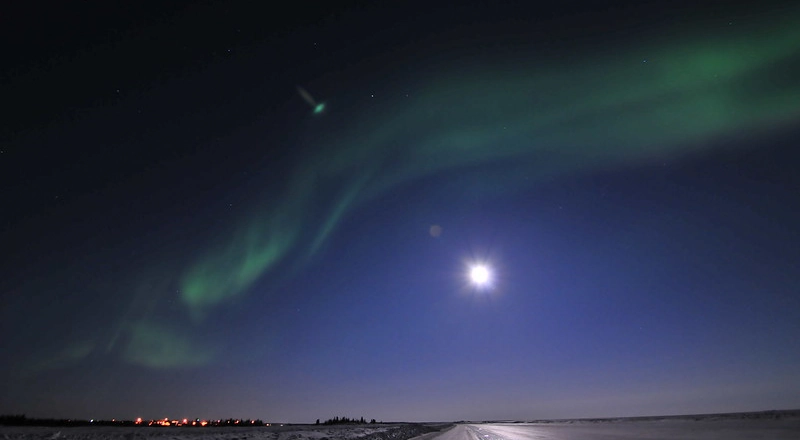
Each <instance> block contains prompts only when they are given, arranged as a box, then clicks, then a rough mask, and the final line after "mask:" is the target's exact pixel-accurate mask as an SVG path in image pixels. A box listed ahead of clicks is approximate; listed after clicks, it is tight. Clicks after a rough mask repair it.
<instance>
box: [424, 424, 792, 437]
mask: <svg viewBox="0 0 800 440" xmlns="http://www.w3.org/2000/svg"><path fill="white" fill-rule="evenodd" d="M545 439H546V440H612V439H615V440H627V439H630V440H633V439H637V440H680V439H684V440H689V439H691V440H744V439H748V440H752V439H764V440H800V419H790V420H719V421H715V420H702V421H691V420H662V421H647V422H635V421H633V422H632V421H626V422H608V423H597V422H576V423H543V424H527V423H493V424H474V425H456V426H455V427H453V428H452V429H450V430H448V431H446V432H443V433H442V434H440V435H438V436H436V437H434V439H433V440H545Z"/></svg>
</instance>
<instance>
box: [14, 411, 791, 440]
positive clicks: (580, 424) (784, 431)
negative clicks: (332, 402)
mask: <svg viewBox="0 0 800 440" xmlns="http://www.w3.org/2000/svg"><path fill="white" fill-rule="evenodd" d="M0 439H8V440H11V439H26V440H43V439H48V440H57V439H76V440H77V439H82V440H95V439H98V440H99V439H124V440H134V439H156V440H159V439H163V440H211V439H223V440H248V439H253V440H258V439H264V440H408V439H415V440H529V439H530V440H532V439H537V440H545V439H551V440H595V439H620V440H626V439H646V440H668V439H669V440H674V439H687V440H688V439H693V440H744V439H748V440H750V439H765V440H796V439H800V410H794V411H767V412H760V413H737V414H714V415H697V416H671V417H640V418H620V419H578V420H557V421H547V420H544V421H536V422H484V423H480V422H462V423H457V424H451V423H422V424H418V423H407V424H404V423H397V424H381V425H370V426H363V425H362V426H357V425H344V426H341V425H340V426H319V425H285V426H269V427H257V428H229V427H214V428H174V427H172V428H162V427H159V428H155V427H64V428H54V427H10V426H5V427H0Z"/></svg>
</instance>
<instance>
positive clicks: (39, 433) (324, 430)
mask: <svg viewBox="0 0 800 440" xmlns="http://www.w3.org/2000/svg"><path fill="white" fill-rule="evenodd" d="M432 431H435V428H431V427H430V426H428V425H418V424H398V425H394V424H392V425H376V426H372V425H370V426H352V425H351V426H341V425H340V426H315V425H285V426H270V427H258V428H230V427H221V428H176V427H102V426H98V427H94V426H92V427H86V426H83V427H72V428H70V427H67V428H50V427H39V426H31V427H25V426H23V427H16V426H0V440H6V439H8V440H11V439H26V440H62V439H63V440H101V439H112V440H113V439H120V440H135V439H142V440H144V439H148V440H149V439H153V440H212V439H222V440H250V439H252V440H406V439H409V438H412V437H417V436H420V435H422V434H425V433H430V432H432Z"/></svg>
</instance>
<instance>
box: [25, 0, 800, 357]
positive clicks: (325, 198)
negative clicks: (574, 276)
mask: <svg viewBox="0 0 800 440" xmlns="http://www.w3.org/2000/svg"><path fill="white" fill-rule="evenodd" d="M778 12H780V13H776V14H773V15H761V16H759V18H758V19H757V20H753V21H751V22H749V23H737V24H736V26H731V27H728V26H726V24H721V25H720V26H719V27H718V28H713V29H712V28H709V29H705V30H704V32H702V33H701V32H698V31H696V30H694V31H691V32H684V30H682V29H678V30H674V29H673V31H674V32H673V33H672V34H670V35H661V36H656V38H653V39H649V40H642V41H640V42H638V43H637V44H631V45H629V47H628V48H627V49H620V48H619V46H620V45H619V43H618V42H617V43H613V44H610V47H609V48H608V50H601V51H600V52H602V53H600V54H597V55H592V54H589V55H587V54H585V53H581V51H580V50H576V51H575V52H574V53H572V54H571V56H564V57H563V58H562V59H561V60H560V61H558V62H555V63H554V62H551V61H547V62H541V65H533V64H531V63H528V62H523V63H521V62H520V61H519V59H517V60H497V62H493V63H489V64H484V65H483V67H476V66H475V65H472V66H468V67H465V68H461V69H459V68H458V67H459V66H458V65H456V64H457V63H455V62H454V63H451V65H450V66H448V67H449V69H450V70H449V71H448V72H441V71H440V72H436V73H431V70H430V69H428V70H426V69H425V67H426V66H417V68H415V69H413V70H410V71H417V72H427V73H426V75H427V76H426V77H425V78H423V79H422V80H420V81H417V82H416V84H417V87H416V88H415V90H416V91H415V92H414V93H413V94H410V96H409V98H404V99H403V100H402V101H399V100H398V101H397V103H396V105H392V106H390V105H384V106H382V107H377V106H375V105H373V106H371V107H369V106H365V107H363V108H362V109H360V110H359V112H358V114H346V112H345V111H338V112H337V111H336V110H333V111H330V112H328V114H327V115H324V116H322V118H320V119H318V120H316V121H315V123H317V125H315V126H317V127H321V128H320V130H319V132H318V133H316V137H317V139H318V140H317V141H316V142H309V144H311V145H316V146H317V148H316V149H314V148H310V149H309V150H310V151H309V152H308V153H307V154H305V155H304V156H303V160H300V161H299V162H298V163H297V164H296V168H295V170H294V173H293V174H292V178H291V179H290V181H288V182H286V184H285V187H284V188H285V190H284V191H283V192H282V193H283V194H282V197H281V198H280V199H278V200H275V199H273V200H271V202H270V205H269V206H268V207H267V208H263V209H262V210H261V211H260V212H259V213H258V214H253V215H251V216H248V217H247V218H242V219H240V221H239V222H238V227H234V226H236V225H231V226H232V228H231V229H230V234H229V235H226V236H223V237H222V238H220V239H219V240H218V241H216V242H215V243H214V244H213V245H210V246H209V247H208V248H207V249H206V251H205V252H204V253H201V254H200V255H199V256H198V257H196V258H195V259H193V260H191V261H188V262H186V261H183V262H181V261H175V260H173V259H169V260H166V259H165V260H164V261H161V264H158V265H154V269H153V270H152V273H151V274H150V276H144V275H142V274H140V275H139V277H138V278H139V282H140V283H141V286H140V287H139V289H135V291H134V294H133V295H132V296H133V297H134V299H135V301H136V302H135V303H134V304H132V305H130V306H129V311H128V313H127V314H125V315H124V316H123V317H122V318H120V319H118V321H117V322H116V324H115V328H114V329H112V330H113V331H111V332H110V333H111V334H110V339H109V340H106V341H100V340H99V339H98V340H85V341H83V340H81V341H77V342H75V341H73V342H72V344H68V345H67V348H66V349H64V350H62V351H61V352H58V353H57V354H56V355H51V356H50V357H51V359H43V358H36V359H33V362H32V365H34V366H35V367H36V369H37V370H38V369H48V368H60V367H61V366H63V365H64V364H72V363H77V362H80V361H81V360H82V359H84V358H86V357H87V356H89V354H90V353H91V352H93V351H98V350H103V348H102V347H105V348H104V350H105V352H106V353H112V352H113V353H116V354H117V355H119V356H121V358H122V359H123V360H125V361H127V362H129V363H132V364H136V365H140V366H144V367H147V368H176V367H192V366H198V365H204V364H206V363H208V362H210V361H212V360H213V357H214V353H215V350H214V347H213V341H207V340H205V341H203V344H201V343H200V340H199V339H196V336H195V335H194V332H192V331H191V330H198V329H199V326H200V325H202V324H203V323H204V322H205V318H206V316H207V315H208V313H209V311H210V310H211V309H212V308H214V307H220V306H222V305H223V304H226V303H228V302H230V301H233V300H235V299H237V298H241V297H242V296H243V295H244V294H245V293H246V292H248V289H249V288H250V287H251V286H253V284H254V283H255V282H256V281H257V280H258V279H260V278H261V277H262V276H264V275H265V274H267V273H269V272H270V271H274V272H276V270H275V269H276V268H278V267H280V268H281V269H283V268H285V267H286V266H285V265H286V263H287V262H291V261H295V262H300V263H302V262H303V261H305V260H307V259H308V258H311V257H313V256H314V255H315V254H317V253H318V252H319V251H320V250H321V249H322V247H323V246H324V244H325V243H326V241H327V240H328V238H329V237H330V236H331V234H332V233H334V231H335V230H336V228H337V226H338V225H339V224H340V222H341V221H342V220H343V219H344V218H346V217H347V215H348V214H349V213H351V212H352V210H353V209H354V207H357V206H360V205H362V204H364V203H366V202H368V201H370V200H372V199H375V198H377V197H378V196H380V195H382V194H386V193H387V192H388V191H391V190H393V189H395V188H397V187H398V186H399V185H402V184H405V183H408V182H413V181H415V180H418V179H421V178H424V177H428V176H432V175H435V174H437V173H444V172H453V171H457V172H459V173H461V172H462V171H463V172H468V171H469V170H474V169H475V168H476V167H477V166H486V165H492V166H500V167H501V168H502V169H503V172H502V173H501V174H502V175H501V176H498V179H502V180H498V181H499V182H500V183H502V185H500V188H501V190H508V189H509V188H513V187H514V186H516V187H523V186H525V185H533V184H536V182H537V180H538V179H542V178H545V177H549V176H553V175H564V174H569V173H578V172H583V171H591V170H596V169H604V168H613V167H623V166H635V165H637V164H641V163H648V162H652V161H655V160H663V159H668V158H676V157H682V156H686V155H691V154H697V153H702V152H704V151H707V148H708V145H710V144H711V142H709V141H714V140H715V139H721V138H725V137H734V136H739V135H744V136H752V135H755V134H758V133H763V132H765V131H767V130H770V129H772V128H776V127H781V126H788V125H791V124H792V123H794V124H796V123H797V122H798V121H800V81H798V80H797V78H798V77H799V75H797V72H800V26H797V25H796V23H798V22H800V10H797V9H795V10H785V11H778ZM676 35H684V36H683V37H682V38H681V37H676ZM664 41H666V42H667V43H664ZM522 58H523V59H524V58H526V57H522ZM527 58H531V59H534V58H535V57H534V56H530V57H527ZM435 65H439V66H440V65H442V64H441V62H438V63H436V64H435ZM373 102H374V101H373ZM336 118H338V119H336ZM345 118H346V123H344V124H336V125H335V126H334V125H331V124H330V121H331V120H339V121H341V120H345ZM315 119H317V118H315ZM326 124H328V125H326ZM312 140H313V139H312ZM303 147H304V148H308V145H304V146H303ZM516 177H519V178H516ZM522 177H524V179H523V178H522ZM176 273H177V274H178V275H177V279H176V276H175V275H174V274H176ZM176 290H178V291H179V293H177V295H179V297H180V300H181V302H182V303H183V306H184V307H183V310H188V314H187V315H186V316H176V315H174V314H170V315H163V314H162V315H159V314H158V313H157V311H158V304H159V303H160V302H161V301H163V300H164V298H167V297H170V296H172V295H175V294H176V293H175V291H176ZM143 305H144V306H143ZM187 319H188V320H189V321H190V322H191V323H193V326H194V328H193V327H192V325H189V326H185V325H180V323H181V322H183V323H184V324H185V323H186V322H184V321H187ZM187 329H188V330H187ZM98 337H99V336H98Z"/></svg>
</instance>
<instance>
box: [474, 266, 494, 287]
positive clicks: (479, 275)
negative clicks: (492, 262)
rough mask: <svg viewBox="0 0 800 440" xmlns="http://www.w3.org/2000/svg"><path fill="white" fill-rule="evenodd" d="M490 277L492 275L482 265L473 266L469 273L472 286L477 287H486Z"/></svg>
mask: <svg viewBox="0 0 800 440" xmlns="http://www.w3.org/2000/svg"><path fill="white" fill-rule="evenodd" d="M491 277H492V274H491V273H490V272H489V268H487V267H486V266H483V265H477V266H473V267H472V269H470V271H469V278H470V280H472V284H475V285H476V286H478V287H482V286H485V285H487V284H488V283H489V280H490V279H491Z"/></svg>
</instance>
